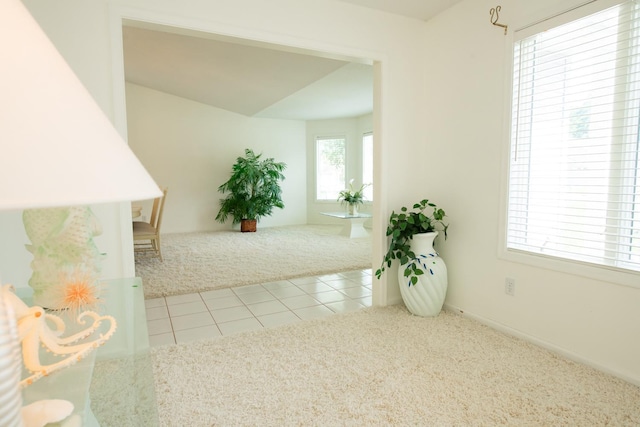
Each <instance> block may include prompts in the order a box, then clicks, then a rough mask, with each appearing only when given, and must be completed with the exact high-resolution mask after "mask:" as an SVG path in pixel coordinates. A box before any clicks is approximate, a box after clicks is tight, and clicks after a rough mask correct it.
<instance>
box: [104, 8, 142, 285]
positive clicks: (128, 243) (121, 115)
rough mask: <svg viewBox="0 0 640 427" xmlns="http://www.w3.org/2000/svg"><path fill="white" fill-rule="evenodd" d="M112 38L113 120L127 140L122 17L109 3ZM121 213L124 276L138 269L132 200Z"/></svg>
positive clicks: (121, 246)
mask: <svg viewBox="0 0 640 427" xmlns="http://www.w3.org/2000/svg"><path fill="white" fill-rule="evenodd" d="M109 39H110V42H111V43H110V45H111V89H112V109H113V124H114V127H115V128H116V130H117V131H118V132H119V133H120V135H121V136H122V138H123V139H124V140H125V141H126V142H127V143H128V135H127V107H126V98H125V81H124V54H123V50H122V19H121V17H120V15H119V14H118V12H117V11H116V10H115V8H114V7H113V6H109ZM118 213H119V215H118V220H119V226H120V227H119V229H120V235H119V236H118V238H119V240H120V263H121V264H120V265H121V277H124V278H128V277H134V276H135V275H136V270H135V257H134V253H133V230H132V227H131V221H132V218H131V203H128V202H127V203H120V204H119V207H118Z"/></svg>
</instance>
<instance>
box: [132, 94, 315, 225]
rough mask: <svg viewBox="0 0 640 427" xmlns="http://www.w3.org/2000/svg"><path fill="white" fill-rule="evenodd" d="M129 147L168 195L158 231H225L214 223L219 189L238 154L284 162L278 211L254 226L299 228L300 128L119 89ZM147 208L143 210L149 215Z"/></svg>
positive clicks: (302, 196)
mask: <svg viewBox="0 0 640 427" xmlns="http://www.w3.org/2000/svg"><path fill="white" fill-rule="evenodd" d="M126 93H127V123H128V134H129V145H130V146H131V149H132V150H133V151H134V153H136V155H137V156H138V158H139V159H140V161H141V162H142V164H143V165H145V167H146V168H147V170H148V171H149V173H150V174H151V176H153V178H154V179H155V181H156V182H157V183H158V185H160V186H161V187H167V188H168V189H169V191H168V193H167V200H166V204H165V210H164V216H163V222H162V232H163V233H178V232H191V231H210V230H226V229H230V228H231V227H232V221H231V219H228V220H227V222H226V223H224V224H220V223H219V222H217V221H215V216H216V214H217V213H218V210H219V207H220V203H219V199H220V198H221V197H223V194H222V193H219V192H218V187H219V186H220V185H221V184H222V183H224V182H225V181H226V180H227V179H229V175H230V173H231V167H232V165H233V163H235V161H236V158H237V157H238V156H244V149H245V148H250V149H253V150H254V152H255V153H256V154H258V153H262V154H263V157H264V158H267V157H273V158H274V159H275V160H276V161H279V162H284V163H286V164H287V168H286V170H285V171H284V175H285V177H286V178H285V180H284V181H282V198H283V201H284V204H285V208H284V209H278V208H276V209H274V210H273V214H272V215H271V216H267V217H263V218H261V219H260V222H259V225H258V226H259V227H268V226H277V225H291V224H304V223H306V215H307V211H306V207H307V205H306V155H307V153H306V141H305V123H304V122H303V121H296V120H274V119H256V118H249V117H246V116H243V115H240V114H235V113H232V112H229V111H226V110H221V109H218V108H213V107H211V106H208V105H205V104H201V103H198V102H194V101H190V100H187V99H184V98H179V97H176V96H173V95H169V94H166V93H163V92H158V91H155V90H151V89H147V88H144V87H142V86H137V85H133V84H127V85H126ZM150 205H151V203H150V202H148V201H147V202H146V203H144V206H145V210H144V214H145V215H147V218H148V215H149V212H150Z"/></svg>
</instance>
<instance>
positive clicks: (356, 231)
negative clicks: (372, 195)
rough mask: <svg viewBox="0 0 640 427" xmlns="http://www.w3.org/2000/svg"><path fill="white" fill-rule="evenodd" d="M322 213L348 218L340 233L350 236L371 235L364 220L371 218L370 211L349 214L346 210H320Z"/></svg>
mask: <svg viewBox="0 0 640 427" xmlns="http://www.w3.org/2000/svg"><path fill="white" fill-rule="evenodd" d="M320 213H321V214H322V215H326V216H330V217H333V218H340V219H344V220H346V222H345V224H344V227H342V231H341V232H340V234H342V235H343V236H347V237H349V238H352V239H353V238H356V237H369V233H368V232H367V230H365V229H364V222H365V221H366V220H367V219H369V218H371V215H370V214H368V213H358V214H357V215H349V214H348V213H345V212H320Z"/></svg>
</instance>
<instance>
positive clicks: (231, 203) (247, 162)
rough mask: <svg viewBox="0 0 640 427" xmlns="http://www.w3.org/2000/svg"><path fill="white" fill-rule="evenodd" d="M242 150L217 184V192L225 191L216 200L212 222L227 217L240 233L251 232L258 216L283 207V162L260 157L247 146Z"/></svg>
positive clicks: (266, 214)
mask: <svg viewBox="0 0 640 427" xmlns="http://www.w3.org/2000/svg"><path fill="white" fill-rule="evenodd" d="M244 152H245V156H244V157H238V158H237V159H236V163H235V164H234V165H233V167H232V170H231V177H230V178H229V180H228V181H227V182H225V183H224V184H222V185H220V186H219V187H218V191H219V192H221V193H229V194H227V196H226V197H225V198H224V199H220V210H219V211H218V214H217V215H216V221H218V222H221V223H224V222H225V221H226V220H227V218H228V217H229V216H231V217H232V219H233V224H238V223H239V224H240V230H241V231H242V232H252V231H256V228H257V222H258V220H259V219H260V218H261V217H263V216H268V215H271V213H272V211H273V208H280V209H282V208H284V203H283V201H282V189H281V188H280V181H282V180H283V179H284V175H283V174H282V171H284V169H285V168H286V167H287V165H286V164H285V163H282V162H276V161H275V160H274V159H273V158H265V159H262V154H255V153H254V152H253V150H251V149H248V148H247V149H245V151H244Z"/></svg>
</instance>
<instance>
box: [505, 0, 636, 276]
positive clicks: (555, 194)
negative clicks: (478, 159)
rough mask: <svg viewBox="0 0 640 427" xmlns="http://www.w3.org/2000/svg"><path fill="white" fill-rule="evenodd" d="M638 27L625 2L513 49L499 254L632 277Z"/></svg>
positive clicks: (631, 8) (524, 40)
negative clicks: (503, 236)
mask: <svg viewBox="0 0 640 427" xmlns="http://www.w3.org/2000/svg"><path fill="white" fill-rule="evenodd" d="M638 17H639V6H638V5H636V4H634V3H633V2H626V3H622V4H620V5H618V6H615V7H612V8H609V9H605V10H603V11H600V12H597V13H595V14H592V15H589V16H586V17H583V18H581V19H579V20H576V21H572V22H569V23H566V24H563V25H561V26H558V27H555V28H551V29H548V30H547V31H542V29H541V30H539V31H540V32H538V33H537V34H534V35H532V36H529V37H526V38H521V39H520V40H517V41H516V42H515V44H514V50H513V54H514V61H513V68H514V73H513V102H512V106H513V110H512V122H511V151H510V160H509V163H510V164H509V167H510V169H509V193H508V215H507V249H508V250H519V251H525V252H529V253H535V254H540V255H548V256H552V257H559V258H565V259H571V260H578V261H584V262H589V263H595V264H599V265H606V266H611V267H617V268H624V269H630V270H636V271H640V162H639V160H640V156H639V153H640V147H639V144H640V138H639V133H638V121H639V118H640V114H639V112H640V66H639V64H640V55H639V54H640V51H639V46H640V36H639V35H640V31H639V25H640V20H639V19H638ZM533 28H535V27H533ZM527 31H529V34H531V29H528V30H527ZM534 32H535V31H534ZM515 37H516V39H518V37H519V36H518V34H517V33H516V35H515Z"/></svg>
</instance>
